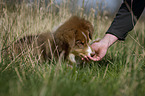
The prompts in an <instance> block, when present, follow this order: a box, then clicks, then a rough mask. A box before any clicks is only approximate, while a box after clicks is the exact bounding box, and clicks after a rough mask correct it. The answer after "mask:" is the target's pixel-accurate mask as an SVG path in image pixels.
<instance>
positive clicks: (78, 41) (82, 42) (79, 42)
mask: <svg viewBox="0 0 145 96" xmlns="http://www.w3.org/2000/svg"><path fill="white" fill-rule="evenodd" d="M76 44H77V45H84V41H80V40H77V41H76Z"/></svg>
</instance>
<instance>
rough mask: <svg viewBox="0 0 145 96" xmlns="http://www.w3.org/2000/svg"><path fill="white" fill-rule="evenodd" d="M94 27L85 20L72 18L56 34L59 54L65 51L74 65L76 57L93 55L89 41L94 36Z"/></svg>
mask: <svg viewBox="0 0 145 96" xmlns="http://www.w3.org/2000/svg"><path fill="white" fill-rule="evenodd" d="M93 31H94V29H93V25H92V24H91V23H90V22H89V21H88V20H85V19H84V18H80V17H77V16H72V17H71V18H70V19H69V20H67V21H66V22H65V23H63V24H62V25H61V26H60V27H59V28H58V29H57V30H56V31H55V32H54V37H55V41H56V45H57V46H58V52H59V53H61V52H62V51H65V55H64V56H65V57H68V55H69V60H70V61H71V62H72V63H76V61H75V56H81V57H82V56H87V55H90V54H91V53H92V49H91V47H90V45H89V41H90V40H91V39H92V35H93Z"/></svg>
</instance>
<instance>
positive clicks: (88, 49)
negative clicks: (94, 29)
mask: <svg viewBox="0 0 145 96" xmlns="http://www.w3.org/2000/svg"><path fill="white" fill-rule="evenodd" d="M82 34H83V35H84V37H85V39H86V41H87V36H86V34H85V33H84V32H82ZM86 53H87V55H88V56H90V55H91V53H92V49H91V47H90V46H89V45H87V50H86Z"/></svg>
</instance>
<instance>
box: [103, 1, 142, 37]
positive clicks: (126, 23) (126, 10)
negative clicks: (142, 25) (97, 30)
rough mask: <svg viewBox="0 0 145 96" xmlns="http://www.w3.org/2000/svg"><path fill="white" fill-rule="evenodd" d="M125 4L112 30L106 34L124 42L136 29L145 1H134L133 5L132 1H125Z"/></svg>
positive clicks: (117, 15) (111, 27) (115, 19)
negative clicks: (129, 33)
mask: <svg viewBox="0 0 145 96" xmlns="http://www.w3.org/2000/svg"><path fill="white" fill-rule="evenodd" d="M125 2H126V3H123V4H122V5H121V7H120V9H119V11H118V13H117V14H116V17H115V18H114V20H113V22H112V24H111V26H110V28H109V29H108V31H107V32H106V33H109V34H112V35H114V36H116V37H117V38H118V39H119V40H124V39H125V37H126V36H127V33H128V32H129V31H131V30H132V29H133V28H134V25H135V24H136V21H137V20H138V19H139V17H140V15H141V13H142V12H143V9H144V6H145V0H133V3H131V0H125ZM131 10H132V12H133V14H134V16H133V14H132V13H131ZM133 17H134V18H133Z"/></svg>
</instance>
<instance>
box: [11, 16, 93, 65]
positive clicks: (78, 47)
mask: <svg viewBox="0 0 145 96" xmlns="http://www.w3.org/2000/svg"><path fill="white" fill-rule="evenodd" d="M93 31H94V29H93V26H92V24H91V23H90V22H89V21H87V20H85V19H83V18H80V17H77V16H72V17H70V19H69V20H67V21H66V22H65V23H64V24H62V25H61V26H60V27H59V28H58V29H57V30H56V31H55V32H53V33H51V32H44V33H42V34H39V35H34V36H25V37H24V38H21V39H19V40H18V41H17V42H16V43H15V44H14V50H15V53H20V52H21V51H22V50H23V49H24V48H26V45H27V46H29V47H28V48H32V46H33V47H34V48H36V52H35V53H36V54H38V53H39V54H42V58H43V59H44V60H49V59H52V57H55V58H59V56H60V55H61V54H62V53H63V56H64V58H65V59H68V60H70V61H71V62H72V63H76V60H75V56H85V55H91V53H92V49H91V47H90V44H89V41H90V40H91V39H92V34H93Z"/></svg>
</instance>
